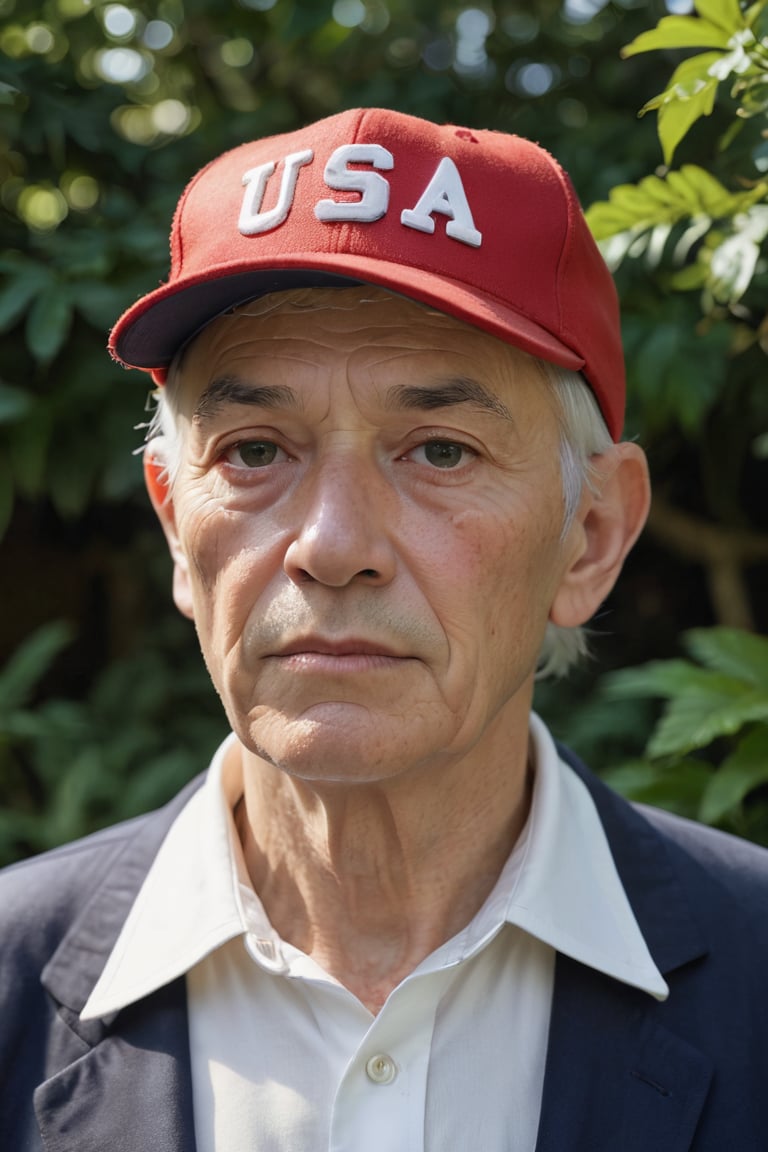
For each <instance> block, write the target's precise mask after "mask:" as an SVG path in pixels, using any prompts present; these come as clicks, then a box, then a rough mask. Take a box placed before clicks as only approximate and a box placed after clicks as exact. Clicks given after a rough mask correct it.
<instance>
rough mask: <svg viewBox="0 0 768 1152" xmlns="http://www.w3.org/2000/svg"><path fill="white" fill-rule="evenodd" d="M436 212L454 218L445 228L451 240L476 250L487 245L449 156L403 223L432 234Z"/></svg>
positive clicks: (407, 212)
mask: <svg viewBox="0 0 768 1152" xmlns="http://www.w3.org/2000/svg"><path fill="white" fill-rule="evenodd" d="M433 212H440V213H442V215H443V216H450V220H449V221H448V223H447V224H446V226H445V231H446V234H447V235H448V236H452V237H453V239H454V240H461V242H462V243H463V244H470V245H471V246H472V247H473V248H479V247H480V245H481V244H482V242H483V236H482V233H481V232H478V230H477V228H475V222H474V220H473V219H472V213H471V211H470V208H469V202H468V201H467V194H466V192H465V191H464V185H463V184H462V182H461V176H460V175H459V170H458V168H457V167H456V165H455V164H454V162H453V160H450V159H449V158H448V157H447V156H444V157H443V159H442V160H441V161H440V163H439V164H438V166H437V168H436V169H435V174H434V176H433V177H432V179H431V180H430V182H429V184H427V187H426V188H425V189H424V193H423V195H422V197H421V199H420V200H419V202H418V204H417V205H416V206H415V207H414V208H406V209H405V210H404V211H403V212H402V213H401V214H400V222H401V223H402V224H405V226H406V227H407V228H415V229H416V230H417V231H418V232H430V233H431V232H434V230H435V222H434V220H433V219H432V213H433Z"/></svg>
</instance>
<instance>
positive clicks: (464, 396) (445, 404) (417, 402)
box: [386, 376, 514, 421]
mask: <svg viewBox="0 0 768 1152" xmlns="http://www.w3.org/2000/svg"><path fill="white" fill-rule="evenodd" d="M386 404H387V407H388V408H419V409H422V410H425V411H429V410H430V409H434V408H450V407H452V406H453V405H454V404H471V405H472V406H473V407H475V408H480V409H482V410H483V411H484V412H491V413H492V414H493V415H494V416H501V417H502V419H504V420H509V421H512V420H513V419H514V418H513V416H512V413H511V412H510V410H509V408H507V406H506V404H504V403H502V401H501V400H500V399H499V398H498V396H494V395H493V393H492V392H489V391H488V390H487V389H486V388H484V387H483V385H482V384H479V383H478V382H477V380H472V379H471V377H469V376H456V377H454V378H453V379H451V380H446V381H444V382H443V383H441V384H438V385H433V386H432V387H429V386H424V385H420V384H397V385H395V386H394V387H393V388H390V389H389V391H388V392H387V398H386Z"/></svg>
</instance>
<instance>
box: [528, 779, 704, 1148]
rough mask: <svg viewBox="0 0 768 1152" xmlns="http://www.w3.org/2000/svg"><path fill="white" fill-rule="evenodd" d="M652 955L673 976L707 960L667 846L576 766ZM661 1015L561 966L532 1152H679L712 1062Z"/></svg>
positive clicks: (584, 971)
mask: <svg viewBox="0 0 768 1152" xmlns="http://www.w3.org/2000/svg"><path fill="white" fill-rule="evenodd" d="M568 759H569V761H570V762H571V763H572V766H574V768H575V769H576V771H577V772H578V773H579V775H581V776H582V778H583V779H584V781H585V783H586V784H587V786H588V788H589V789H590V792H591V794H592V798H593V800H594V801H595V804H596V807H597V809H598V812H599V814H600V818H601V820H602V823H603V826H604V828H605V831H606V834H607V836H608V840H609V843H610V846H611V851H612V853H613V856H614V860H615V862H616V866H617V868H618V871H619V874H620V876H621V879H622V883H623V885H624V888H625V891H626V892H627V895H628V897H629V900H630V903H631V904H632V907H633V910H634V912H635V916H636V917H637V921H638V924H639V925H640V929H641V931H642V933H643V936H644V938H645V940H646V943H647V944H648V947H649V950H650V952H651V954H652V956H653V958H654V961H655V962H656V964H657V966H658V967H659V969H660V971H661V972H662V974H663V975H664V977H665V979H666V980H667V982H668V983H669V985H670V1001H671V1000H672V998H673V997H674V996H675V971H676V970H677V969H682V968H684V967H685V966H686V965H688V964H689V963H691V962H692V961H694V960H697V959H699V958H700V957H702V956H704V955H706V953H707V951H708V947H707V943H706V941H705V940H703V938H702V937H701V934H700V931H699V929H698V927H697V925H696V923H695V922H694V920H693V918H692V916H691V912H690V909H689V906H688V901H687V898H686V895H685V892H684V890H683V887H682V884H681V882H680V880H679V878H678V876H677V874H676V871H675V868H674V867H673V865H672V862H671V860H670V859H669V855H668V851H667V848H666V845H665V842H664V840H663V838H662V837H661V836H659V834H658V833H657V832H656V830H655V829H654V828H653V826H652V825H651V824H649V823H648V821H647V820H645V819H644V818H643V817H642V816H641V815H640V814H638V813H637V812H636V811H635V810H634V809H632V808H631V807H630V806H629V805H627V804H626V803H625V802H624V801H622V800H620V799H619V798H618V797H616V796H614V795H613V793H611V792H609V790H608V789H606V788H605V787H604V785H602V784H601V783H600V782H599V781H597V780H596V779H595V778H594V777H591V776H590V774H589V773H586V771H585V770H584V769H583V768H582V767H581V766H580V765H578V764H573V760H572V758H571V757H568ZM664 1017H665V1005H664V1004H662V1003H657V1002H656V1001H654V1000H653V999H652V998H651V997H650V996H649V995H648V994H647V993H645V992H642V991H640V990H639V989H635V988H631V987H629V986H627V985H623V984H621V983H619V982H618V981H615V980H610V979H608V978H607V977H605V976H602V975H601V974H600V973H598V972H594V971H593V970H591V969H589V968H587V967H585V966H583V965H581V964H579V963H578V962H576V961H575V960H571V959H570V958H568V957H566V956H562V955H558V957H557V966H556V970H555V987H554V999H553V1006H552V1018H551V1023H550V1035H549V1047H548V1055H547V1066H546V1073H545V1080H544V1096H543V1100H542V1109H541V1124H540V1129H539V1136H538V1141H537V1144H536V1152H562V1150H563V1149H564V1148H567V1149H568V1152H649V1149H653V1152H686V1150H687V1149H689V1148H690V1146H691V1143H692V1140H693V1138H694V1132H695V1130H696V1126H697V1124H698V1121H699V1117H700V1114H701V1110H702V1108H703V1106H704V1102H705V1100H706V1097H707V1092H708V1090H709V1085H710V1082H711V1078H712V1073H713V1069H712V1062H711V1060H710V1058H709V1057H708V1056H707V1055H705V1054H704V1053H702V1052H701V1051H699V1050H698V1049H696V1048H695V1047H693V1046H692V1045H691V1044H689V1043H688V1042H687V1041H686V1040H684V1039H682V1038H681V1037H680V1036H678V1035H676V1034H675V1033H674V1032H673V1031H670V1030H669V1029H668V1028H667V1026H666V1025H665V1023H664V1022H663V1021H664Z"/></svg>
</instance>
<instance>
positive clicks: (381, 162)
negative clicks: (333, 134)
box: [315, 144, 395, 224]
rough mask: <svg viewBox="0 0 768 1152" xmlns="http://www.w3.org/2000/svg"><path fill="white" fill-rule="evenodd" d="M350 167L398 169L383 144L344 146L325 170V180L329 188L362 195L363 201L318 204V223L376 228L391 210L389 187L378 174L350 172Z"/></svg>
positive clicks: (384, 169)
mask: <svg viewBox="0 0 768 1152" xmlns="http://www.w3.org/2000/svg"><path fill="white" fill-rule="evenodd" d="M348 164H370V165H371V166H372V167H373V168H378V169H379V170H383V171H388V170H389V169H391V168H394V166H395V159H394V157H393V155H392V153H391V152H389V151H387V149H386V148H382V146H381V145H380V144H343V145H342V146H341V148H337V149H336V151H335V152H334V153H333V155H332V156H331V158H330V160H329V161H328V163H327V164H326V166H325V172H324V173H323V179H324V180H325V182H326V184H327V185H328V187H329V188H335V189H336V190H337V191H338V192H359V193H360V199H359V200H356V201H352V202H351V203H343V202H342V203H340V202H339V201H338V200H319V201H318V202H317V204H316V205H315V216H317V218H318V220H323V221H324V222H328V221H331V220H357V221H358V222H359V223H361V224H373V223H374V221H376V220H381V218H382V216H385V215H386V212H387V208H388V207H389V183H388V181H387V180H385V179H384V177H383V176H379V175H378V174H377V173H376V172H364V171H361V170H359V169H355V170H353V171H350V169H349V168H348V167H347V165H348Z"/></svg>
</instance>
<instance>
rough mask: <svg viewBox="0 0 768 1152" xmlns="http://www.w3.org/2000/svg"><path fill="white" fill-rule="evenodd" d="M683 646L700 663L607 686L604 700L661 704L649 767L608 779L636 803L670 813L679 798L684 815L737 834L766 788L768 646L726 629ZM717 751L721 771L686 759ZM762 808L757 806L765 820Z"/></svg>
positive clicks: (625, 675) (652, 668)
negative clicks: (650, 802) (749, 804)
mask: <svg viewBox="0 0 768 1152" xmlns="http://www.w3.org/2000/svg"><path fill="white" fill-rule="evenodd" d="M683 639H684V644H685V647H686V649H687V650H688V652H689V653H690V654H691V655H692V656H693V657H695V658H696V660H698V663H694V662H692V661H689V660H668V661H658V662H653V663H650V664H646V665H643V666H642V667H639V668H626V669H623V670H621V671H618V672H614V673H613V674H612V675H611V676H610V677H608V678H607V679H606V681H605V683H604V689H603V690H604V692H605V694H606V697H607V698H608V699H609V700H626V699H636V698H637V697H642V696H660V697H663V698H664V699H665V700H666V701H667V703H666V706H665V709H664V712H663V714H662V717H661V719H660V721H659V723H658V724H657V726H656V728H655V730H654V731H653V734H652V735H651V738H650V740H649V741H648V744H647V748H646V752H647V756H648V761H647V762H645V763H641V764H638V763H637V762H633V763H630V764H628V765H624V766H622V767H621V768H619V769H616V770H615V771H614V772H613V773H611V774H610V777H609V778H610V779H611V782H612V783H613V784H614V785H615V786H617V787H619V788H621V789H622V790H623V791H624V792H625V793H627V794H628V795H630V796H632V797H634V798H642V799H648V797H649V792H653V793H655V797H654V798H655V801H656V802H657V803H658V802H660V800H661V802H663V803H665V806H668V807H673V808H677V807H679V803H678V801H679V800H680V799H681V798H682V799H683V801H684V809H683V810H684V812H685V814H694V815H695V816H696V817H697V818H698V819H700V820H703V821H705V822H707V823H723V824H725V825H726V826H730V827H734V828H736V829H740V828H741V827H742V826H743V823H744V813H743V802H744V800H745V798H746V797H748V796H749V795H750V794H752V793H753V792H756V791H759V789H760V788H762V787H763V786H764V785H767V784H768V639H765V638H764V637H758V636H753V635H750V634H749V633H743V632H739V631H737V630H735V629H730V628H708V629H693V630H691V631H690V632H688V633H687V634H686V635H685V637H684V638H683ZM715 744H716V747H717V750H718V755H717V760H718V761H719V766H717V767H715V765H714V764H713V763H712V760H711V759H709V760H697V759H691V758H690V755H689V754H690V753H693V752H697V751H699V750H701V749H704V748H707V747H708V746H710V745H715ZM665 789H666V790H665ZM678 789H679V791H678ZM692 806H693V807H694V811H693V813H691V812H690V809H691V807H692ZM767 807H768V805H766V802H765V800H763V801H762V802H761V808H762V810H763V811H762V812H761V816H762V819H763V820H765V815H764V811H765V809H766V808H767Z"/></svg>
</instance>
